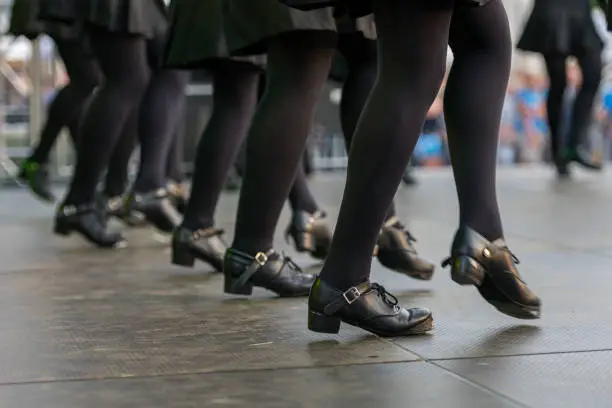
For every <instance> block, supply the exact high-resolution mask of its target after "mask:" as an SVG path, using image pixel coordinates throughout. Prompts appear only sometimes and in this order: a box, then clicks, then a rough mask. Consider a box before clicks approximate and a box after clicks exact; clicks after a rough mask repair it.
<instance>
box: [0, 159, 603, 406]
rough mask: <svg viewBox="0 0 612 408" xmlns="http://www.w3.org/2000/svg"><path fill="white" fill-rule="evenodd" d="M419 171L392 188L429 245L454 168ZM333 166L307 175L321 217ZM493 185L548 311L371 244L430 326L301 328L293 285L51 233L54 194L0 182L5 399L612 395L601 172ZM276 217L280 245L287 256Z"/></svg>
mask: <svg viewBox="0 0 612 408" xmlns="http://www.w3.org/2000/svg"><path fill="white" fill-rule="evenodd" d="M418 178H419V180H420V185H419V186H417V187H415V188H405V187H402V188H401V189H400V191H399V192H398V195H397V203H398V212H399V214H400V215H401V218H402V219H403V220H405V222H406V224H407V225H408V226H409V228H410V231H411V232H412V233H413V234H414V235H415V236H416V237H417V238H418V239H419V242H418V244H417V245H418V248H419V249H420V251H421V252H422V254H423V255H425V256H427V257H429V258H431V259H434V260H436V261H439V260H441V259H442V258H444V257H445V256H446V255H447V253H448V247H449V244H450V240H451V238H452V234H453V232H454V228H455V227H456V219H457V216H456V198H455V190H454V186H453V184H452V176H451V174H450V173H449V172H448V171H446V170H442V171H428V172H422V173H418ZM343 181H344V178H343V175H342V174H321V175H317V176H316V177H315V178H314V179H313V189H314V191H315V193H316V196H317V198H318V199H319V200H320V203H321V205H322V206H323V207H324V208H325V209H326V210H328V211H329V213H330V214H331V219H332V220H333V219H335V216H336V213H337V207H338V203H339V200H340V196H341V193H342V188H343ZM499 201H500V203H501V206H502V209H503V214H504V222H505V229H506V236H507V241H508V243H509V245H510V247H511V248H512V250H513V251H514V252H515V253H516V254H517V255H518V256H519V258H520V259H521V261H522V262H521V265H520V271H521V273H522V275H523V277H524V278H525V280H526V281H527V282H528V283H529V284H530V286H531V287H532V288H533V289H534V290H535V291H536V292H537V293H538V294H539V295H540V296H541V298H542V299H543V314H542V319H541V320H539V321H519V320H514V319H512V318H509V317H505V316H503V315H501V314H499V313H497V312H496V311H495V310H494V309H492V308H491V307H490V306H489V305H488V304H486V303H485V302H484V301H482V300H481V298H480V297H479V296H478V294H477V293H476V291H475V290H474V289H472V288H461V287H459V286H456V285H455V284H453V283H452V282H451V281H450V279H449V277H448V272H447V271H444V270H441V269H438V271H437V273H436V275H435V277H434V279H433V281H431V282H417V281H414V280H411V279H409V278H406V277H404V276H400V275H397V274H395V273H393V272H390V271H388V270H385V269H383V268H382V267H381V266H380V265H378V263H377V262H376V260H374V263H373V276H374V278H375V279H376V280H378V281H380V282H381V283H382V284H384V285H385V286H386V287H387V288H389V289H391V290H392V291H393V292H394V293H396V294H398V295H399V297H400V299H401V300H402V302H404V303H407V304H419V305H423V306H427V307H430V308H431V309H433V311H434V317H435V319H436V323H435V325H436V328H435V330H434V331H433V332H432V333H431V334H430V335H426V336H420V337H412V338H405V339H396V340H387V339H381V338H377V337H375V336H372V335H368V334H366V333H364V332H362V331H360V330H358V329H354V328H351V327H349V326H343V328H342V330H341V332H340V335H339V336H329V335H317V334H314V333H310V332H309V331H308V330H307V329H306V304H305V301H304V300H303V299H297V300H284V299H283V300H279V299H276V298H274V297H273V296H271V295H270V293H267V292H265V291H256V293H255V294H254V296H253V297H252V298H250V299H241V298H232V297H228V296H225V295H223V293H222V290H221V288H222V279H221V277H220V276H219V275H218V274H214V273H211V272H210V271H209V270H208V268H207V267H206V266H205V265H203V264H197V265H196V268H195V269H193V270H189V269H180V268H175V267H172V266H170V264H169V254H170V251H169V249H168V246H167V242H166V243H164V241H163V240H162V239H160V238H159V237H158V236H156V235H154V234H153V233H152V231H151V230H149V229H143V230H137V231H130V232H129V233H128V236H129V239H130V248H129V249H124V250H119V251H114V252H111V251H103V250H96V249H93V248H90V247H89V246H88V245H86V244H85V243H83V242H82V241H81V240H79V239H78V238H77V237H74V238H69V239H60V238H57V237H54V236H53V235H52V234H51V232H50V231H51V225H52V220H51V218H52V214H53V211H54V209H53V208H52V207H47V206H44V205H42V204H39V203H38V202H36V201H35V200H34V199H32V198H31V197H30V196H29V195H28V193H27V192H25V191H23V190H15V189H13V190H11V189H6V190H3V191H2V192H1V193H0V225H1V228H0V236H1V241H0V242H1V244H0V257H1V258H0V259H1V260H2V262H1V263H0V345H1V347H0V407H10V408H38V407H45V408H84V407H88V408H102V407H104V408H106V407H113V408H123V407H126V408H128V407H129V408H133V407H164V408H178V407H181V408H183V407H198V408H201V407H207V408H208V407H217V406H219V407H228V406H229V407H233V406H237V407H238V406H240V407H244V406H253V407H257V408H267V407H279V408H287V407H292V408H302V407H304V408H306V407H309V408H310V407H312V408H327V407H330V408H336V407H338V408H345V407H350V406H353V407H359V408H369V407H372V408H382V407H389V408H395V407H408V406H411V407H419V408H421V407H432V408H434V407H435V408H438V407H454V408H460V407H465V408H505V407H517V406H519V407H527V406H528V407H538V408H540V407H542V408H544V407H551V408H559V407H580V408H582V407H589V408H591V407H601V408H608V407H610V406H611V404H612V402H611V401H612V387H610V383H611V382H612V370H611V369H610V367H611V366H612V317H611V316H612V300H611V293H612V279H611V278H612V214H611V210H612V173H609V172H608V173H605V174H603V175H597V174H595V175H591V174H585V173H581V174H578V175H577V177H576V181H573V182H567V183H559V182H556V181H555V180H554V176H553V174H552V172H551V171H550V170H548V169H543V168H525V169H505V170H504V169H502V170H500V174H499ZM236 203H237V195H236V194H226V195H224V197H223V199H222V203H221V204H220V206H219V214H218V225H219V226H220V227H224V228H226V229H227V231H228V238H231V232H232V221H233V217H234V215H235V209H236ZM287 216H288V213H287V211H286V212H285V213H284V214H283V218H282V220H281V223H280V224H279V234H278V248H279V249H285V250H287V252H288V253H290V254H292V251H291V249H290V248H289V247H288V246H287V245H285V244H284V242H283V239H282V236H281V235H282V234H281V233H282V231H283V230H284V227H285V225H286V222H287ZM295 258H296V259H297V260H298V262H299V263H300V264H301V265H302V266H304V267H306V268H309V269H313V270H317V268H319V267H320V265H318V264H317V263H315V262H313V261H311V260H310V259H308V258H307V257H304V256H301V255H296V256H295Z"/></svg>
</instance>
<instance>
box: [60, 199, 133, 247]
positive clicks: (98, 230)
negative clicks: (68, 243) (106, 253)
mask: <svg viewBox="0 0 612 408" xmlns="http://www.w3.org/2000/svg"><path fill="white" fill-rule="evenodd" d="M54 232H55V234H57V235H62V236H68V235H70V234H72V233H73V232H76V233H79V234H81V235H82V236H83V237H84V238H85V239H86V240H87V241H89V242H91V243H93V244H94V245H96V246H98V247H100V248H123V247H125V246H126V245H127V241H126V240H125V239H124V238H123V236H122V235H121V234H118V233H112V232H108V231H107V230H106V226H105V225H104V224H103V222H102V220H101V219H100V214H99V213H98V211H97V209H96V206H95V204H91V205H80V206H76V205H67V204H62V205H60V207H59V208H58V210H57V213H56V215H55V227H54Z"/></svg>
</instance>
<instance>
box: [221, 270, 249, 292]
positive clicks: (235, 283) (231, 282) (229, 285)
mask: <svg viewBox="0 0 612 408" xmlns="http://www.w3.org/2000/svg"><path fill="white" fill-rule="evenodd" d="M224 292H225V293H227V294H230V295H245V296H248V295H251V294H252V293H253V284H251V283H249V282H247V283H245V284H241V283H239V278H235V277H233V276H228V275H225V281H224Z"/></svg>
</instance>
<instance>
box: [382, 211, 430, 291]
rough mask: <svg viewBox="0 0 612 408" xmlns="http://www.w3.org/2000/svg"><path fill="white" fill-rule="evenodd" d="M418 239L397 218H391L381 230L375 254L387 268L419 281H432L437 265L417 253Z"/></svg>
mask: <svg viewBox="0 0 612 408" xmlns="http://www.w3.org/2000/svg"><path fill="white" fill-rule="evenodd" d="M414 242H416V239H415V238H414V237H413V236H412V234H410V232H408V231H407V230H406V228H405V227H404V226H403V225H402V224H401V223H400V222H399V221H398V219H397V218H396V217H391V218H390V219H389V220H388V221H387V222H386V223H385V225H383V227H382V229H381V230H380V235H379V237H378V244H377V245H376V249H375V250H374V254H375V255H376V257H377V258H378V261H379V262H380V263H381V264H382V265H383V266H385V267H387V268H389V269H391V270H393V271H396V272H399V273H403V274H404V275H408V276H410V277H411V278H414V279H419V280H430V279H431V278H432V276H433V273H434V270H435V265H434V264H433V263H431V262H429V261H427V260H426V259H423V258H421V257H420V256H419V254H418V253H417V251H416V249H415V247H414Z"/></svg>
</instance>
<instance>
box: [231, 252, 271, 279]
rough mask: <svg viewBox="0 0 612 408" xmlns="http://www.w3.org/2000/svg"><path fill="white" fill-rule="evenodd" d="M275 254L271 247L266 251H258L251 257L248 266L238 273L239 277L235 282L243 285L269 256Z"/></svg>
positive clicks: (263, 264)
mask: <svg viewBox="0 0 612 408" xmlns="http://www.w3.org/2000/svg"><path fill="white" fill-rule="evenodd" d="M273 254H275V252H274V250H273V249H270V250H269V251H267V252H258V253H256V254H255V256H254V257H253V262H251V264H250V265H249V266H247V267H246V269H245V270H244V272H242V273H241V274H240V277H239V278H238V279H237V281H236V284H237V285H240V286H243V285H245V284H246V283H247V282H248V281H249V279H251V278H252V277H253V275H255V274H256V273H257V271H259V270H260V269H261V268H263V267H264V266H265V265H266V264H267V263H268V260H269V259H270V256H272V255H273Z"/></svg>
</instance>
